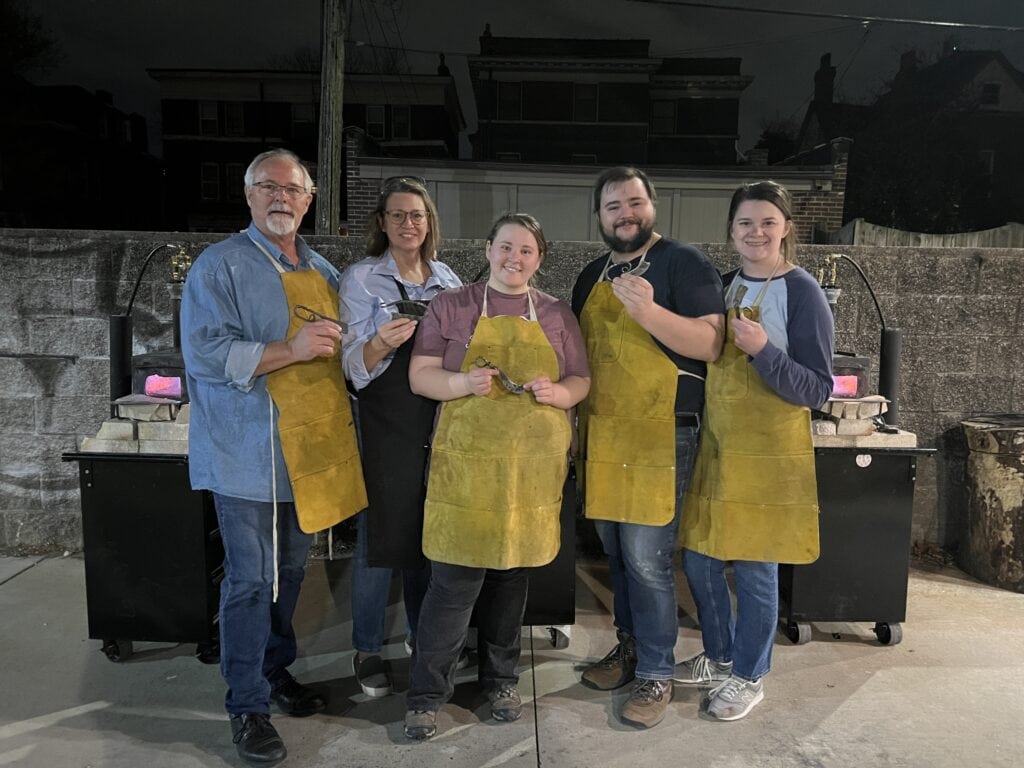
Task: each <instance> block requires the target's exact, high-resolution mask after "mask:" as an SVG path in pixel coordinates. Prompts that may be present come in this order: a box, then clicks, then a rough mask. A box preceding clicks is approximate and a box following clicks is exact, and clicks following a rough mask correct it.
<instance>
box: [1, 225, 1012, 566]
mask: <svg viewBox="0 0 1024 768" xmlns="http://www.w3.org/2000/svg"><path fill="white" fill-rule="evenodd" d="M221 237H222V236H219V235H210V234H181V233H173V234H169V233H138V232H130V233H125V232H87V231H42V230H0V311H2V312H3V316H4V322H3V323H0V552H5V553H13V552H59V551H62V550H72V551H73V550H76V549H78V548H79V547H80V546H81V523H80V515H81V511H80V506H79V496H78V475H77V465H76V464H75V463H68V462H62V461H61V458H60V457H61V453H62V452H64V451H69V450H73V449H74V448H75V446H76V442H77V439H78V438H79V437H80V436H85V435H93V434H95V432H96V429H97V427H98V426H99V424H100V423H101V422H102V421H103V420H104V419H105V418H106V417H107V415H108V413H109V403H108V400H109V362H108V335H107V334H108V316H109V315H110V314H112V313H122V312H124V311H125V308H126V305H127V303H128V300H129V297H130V295H131V291H132V287H133V284H134V282H135V279H136V277H137V275H138V271H139V268H140V267H141V266H142V263H143V261H144V259H145V257H146V254H147V253H148V252H149V251H150V250H151V249H152V248H153V247H155V246H156V245H159V244H161V243H165V242H173V243H178V244H182V245H183V246H184V247H185V248H186V249H187V250H188V251H189V252H190V253H191V254H192V256H193V257H195V256H197V255H198V254H199V253H200V252H201V251H202V249H203V248H204V247H205V246H206V245H207V244H209V243H210V242H214V241H216V240H219V239H221ZM310 242H311V244H312V245H313V246H314V248H316V249H317V250H319V251H320V252H321V253H323V254H324V255H325V256H326V257H327V258H329V259H330V260H331V261H332V262H333V263H335V264H336V265H338V266H339V267H344V266H345V265H346V264H348V263H350V262H351V261H353V260H355V259H358V258H360V257H361V256H362V252H361V249H362V239H361V238H358V237H348V238H346V237H328V238H311V239H310ZM839 248H840V247H839V246H806V247H802V248H801V249H800V260H801V262H802V263H803V264H804V266H805V267H807V268H808V269H809V270H810V271H811V272H812V274H815V273H816V271H817V267H818V266H819V265H820V264H821V263H822V260H823V258H824V256H825V255H826V254H828V253H832V252H835V251H836V250H838V249H839ZM841 248H842V252H843V253H845V254H847V255H849V256H850V257H852V258H853V259H855V260H856V261H857V262H858V263H859V264H860V266H861V267H862V268H863V269H864V271H865V273H866V275H867V278H868V280H869V281H870V282H871V285H872V287H873V288H874V291H875V294H876V296H877V298H878V301H879V303H880V305H881V309H882V311H883V313H884V315H885V319H886V322H887V323H888V325H889V326H891V327H899V328H901V329H902V331H903V356H902V365H901V380H902V382H901V383H902V389H901V400H900V411H901V422H902V426H903V427H904V428H906V429H908V430H910V431H913V432H916V433H917V434H918V436H919V439H920V444H921V445H923V446H928V447H934V448H937V449H938V453H937V454H936V455H935V456H934V457H928V458H921V459H920V460H919V461H918V478H917V486H916V498H915V507H914V521H913V537H914V540H915V541H918V542H922V543H934V544H939V545H941V546H944V547H947V548H954V547H956V545H957V543H958V541H959V539H960V536H961V531H962V525H963V515H964V497H963V473H964V463H965V455H966V447H965V443H964V440H963V436H962V431H961V429H960V427H959V422H960V420H961V419H963V418H966V417H968V416H973V415H978V414H982V413H1003V412H1022V411H1024V354H1022V352H1021V348H1022V346H1024V290H1022V283H1021V280H1020V269H1021V266H1022V265H1024V250H1020V249H1016V250H1014V249H977V250H971V249H919V248H868V247H857V246H842V247H841ZM705 250H706V251H707V252H708V253H709V255H710V256H711V257H712V259H713V260H714V261H715V263H716V265H718V266H719V267H720V268H722V269H725V268H727V267H730V266H731V264H732V262H733V257H731V256H730V255H729V252H728V249H727V248H726V247H725V246H724V245H721V244H713V245H707V246H705ZM602 252H603V248H602V246H601V245H600V244H598V243H568V242H558V243H553V244H551V250H550V254H549V257H548V259H547V263H546V264H545V265H544V267H543V270H542V274H541V275H540V278H539V284H540V287H541V288H543V289H544V290H548V291H549V292H551V293H554V294H555V295H557V296H560V297H562V298H566V299H567V298H568V296H569V293H570V291H571V288H572V283H573V281H574V280H575V277H576V275H577V274H578V273H579V270H580V269H581V268H582V266H583V265H584V264H585V263H586V262H587V261H588V260H590V259H592V258H594V257H596V256H598V255H600V254H601V253H602ZM169 256H170V251H169V250H166V249H165V250H163V251H162V252H159V253H158V254H157V255H156V256H155V257H154V259H153V262H152V263H151V264H150V266H149V268H148V270H147V271H146V273H145V276H144V279H143V280H142V283H141V286H140V289H139V293H138V296H137V297H136V299H135V306H134V309H133V312H132V316H133V323H134V351H135V353H137V354H139V353H143V352H150V351H154V350H156V349H162V348H167V347H169V346H171V343H172V329H171V317H172V314H171V312H172V310H171V307H172V299H173V290H174V288H175V286H173V285H172V284H171V283H170V266H169V264H170V261H169ZM443 258H444V259H445V260H446V261H448V262H449V263H450V264H452V266H453V267H454V268H455V269H456V271H457V272H458V273H459V274H460V276H461V277H462V278H463V279H464V280H471V279H472V278H473V277H475V276H476V275H477V274H478V273H479V272H480V270H481V269H483V268H484V267H485V266H486V261H485V259H484V256H483V247H482V243H480V242H478V241H470V240H453V241H447V242H446V243H445V244H444V248H443ZM838 282H839V285H840V287H841V288H842V289H843V291H842V294H841V296H840V299H839V304H838V309H837V315H836V328H837V348H838V349H841V350H847V351H852V352H856V353H858V354H862V355H868V356H870V357H872V365H873V369H872V373H873V378H874V379H875V380H876V381H877V354H878V346H879V339H880V326H879V321H878V316H877V313H876V311H875V307H874V303H873V302H872V300H871V298H870V296H869V295H868V293H867V291H866V290H865V289H864V286H863V284H862V282H861V280H860V278H859V277H858V275H857V273H856V272H855V271H854V269H853V268H852V267H851V266H850V265H848V264H846V263H845V262H843V263H841V264H840V266H839V280H838Z"/></svg>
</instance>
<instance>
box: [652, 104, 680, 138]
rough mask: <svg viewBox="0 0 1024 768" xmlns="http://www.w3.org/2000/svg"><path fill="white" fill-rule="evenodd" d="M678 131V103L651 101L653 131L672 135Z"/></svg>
mask: <svg viewBox="0 0 1024 768" xmlns="http://www.w3.org/2000/svg"><path fill="white" fill-rule="evenodd" d="M675 132H676V103H675V102H674V101H652V102H651V133H657V134H662V135H671V134H674V133H675Z"/></svg>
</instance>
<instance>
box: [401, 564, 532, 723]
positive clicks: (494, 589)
mask: <svg viewBox="0 0 1024 768" xmlns="http://www.w3.org/2000/svg"><path fill="white" fill-rule="evenodd" d="M528 586H529V572H528V571H527V569H525V568H511V569H509V570H507V571H499V570H493V569H490V568H467V567H465V566H461V565H449V564H448V563H437V562H434V563H431V574H430V586H429V587H428V588H427V595H426V597H425V598H424V599H423V608H422V611H421V613H420V622H419V627H418V628H417V631H416V647H415V648H414V649H413V655H412V675H411V677H410V680H409V693H408V695H407V697H406V702H407V705H406V708H407V709H410V710H413V709H415V710H426V711H431V712H436V711H437V710H438V709H440V708H441V706H442V705H443V704H444V703H445V702H446V701H448V699H450V698H451V696H452V691H453V690H454V689H455V665H456V664H457V662H458V660H459V652H460V651H461V650H462V646H463V645H464V644H465V642H466V631H467V630H468V629H469V621H470V617H471V616H472V614H473V606H474V604H476V619H477V651H478V652H479V665H478V670H477V674H478V677H479V679H480V683H481V686H482V687H483V688H484V690H487V691H489V690H492V689H494V688H497V687H498V686H499V685H501V684H502V683H512V684H513V685H515V684H517V683H518V682H519V675H518V674H517V673H516V665H517V664H518V662H519V651H520V647H521V644H522V640H521V634H522V626H523V612H524V611H525V610H526V592H527V589H528Z"/></svg>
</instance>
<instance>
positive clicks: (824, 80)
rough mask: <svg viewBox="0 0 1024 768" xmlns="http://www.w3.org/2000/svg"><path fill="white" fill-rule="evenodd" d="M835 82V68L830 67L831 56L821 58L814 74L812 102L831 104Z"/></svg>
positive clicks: (825, 55) (829, 54)
mask: <svg viewBox="0 0 1024 768" xmlns="http://www.w3.org/2000/svg"><path fill="white" fill-rule="evenodd" d="M835 81H836V68H835V67H833V66H832V54H831V53H826V54H824V55H823V56H822V57H821V60H820V62H819V64H818V71H817V72H815V73H814V102H815V103H816V104H831V103H832V96H833V90H834V88H835Z"/></svg>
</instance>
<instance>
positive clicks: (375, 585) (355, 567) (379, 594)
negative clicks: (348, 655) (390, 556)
mask: <svg viewBox="0 0 1024 768" xmlns="http://www.w3.org/2000/svg"><path fill="white" fill-rule="evenodd" d="M367 514H368V513H367V512H366V511H365V510H364V511H362V512H360V513H359V518H358V521H357V524H356V525H357V531H358V538H357V540H356V553H355V556H354V557H353V558H352V647H354V648H355V649H356V650H357V651H360V652H362V653H380V652H381V649H382V648H383V647H384V619H385V614H386V613H387V609H388V597H389V593H390V591H391V574H392V573H393V572H394V571H393V570H392V569H391V568H374V567H372V566H371V565H370V564H369V563H368V562H367V559H366V536H367V534H366V515H367ZM429 581H430V565H429V563H428V562H427V561H426V560H424V564H423V567H422V568H417V569H415V570H412V569H403V570H402V596H403V598H404V600H405V619H406V625H405V629H406V634H407V636H408V637H409V638H411V639H413V640H415V638H416V625H417V624H418V622H419V616H420V608H421V606H422V605H423V596H424V594H425V593H426V591H427V583H428V582H429Z"/></svg>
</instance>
